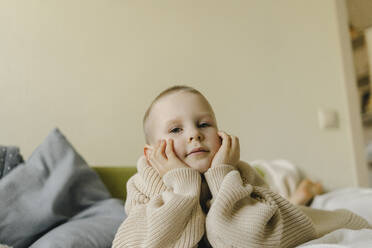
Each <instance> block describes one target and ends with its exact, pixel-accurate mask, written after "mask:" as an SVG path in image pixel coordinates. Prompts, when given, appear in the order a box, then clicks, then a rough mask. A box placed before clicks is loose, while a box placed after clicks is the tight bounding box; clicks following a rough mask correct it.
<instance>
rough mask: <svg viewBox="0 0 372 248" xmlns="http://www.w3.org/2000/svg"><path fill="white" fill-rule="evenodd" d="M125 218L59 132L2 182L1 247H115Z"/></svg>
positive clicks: (43, 143) (0, 189)
mask: <svg viewBox="0 0 372 248" xmlns="http://www.w3.org/2000/svg"><path fill="white" fill-rule="evenodd" d="M124 218H125V212H124V206H123V202H122V201H121V200H118V199H113V198H112V197H111V195H110V193H109V192H108V190H107V189H106V187H105V185H104V184H103V183H102V181H101V180H100V178H99V176H98V175H97V173H96V172H95V171H94V170H93V169H91V168H90V167H89V166H88V165H87V163H86V162H85V160H84V159H83V158H82V157H81V156H80V155H79V154H78V153H77V152H76V151H75V149H74V148H73V146H72V145H71V144H70V143H69V142H68V140H67V139H66V138H65V137H64V136H63V134H62V133H61V132H60V131H59V130H58V129H57V128H56V129H54V130H52V132H51V133H50V134H49V135H48V136H47V138H46V139H45V140H44V141H43V142H42V144H41V145H40V146H38V147H37V148H36V150H35V151H34V152H33V153H32V154H31V156H30V158H29V159H28V160H27V161H26V162H24V163H22V164H20V165H19V166H17V167H15V168H14V169H13V170H12V171H11V172H10V173H8V174H7V175H6V176H5V177H3V178H1V179H0V244H3V245H8V246H12V247H17V248H18V247H20V248H22V247H32V248H39V247H40V248H41V247H64V248H68V247H97V248H98V247H100V248H102V247H111V243H112V240H113V238H114V235H115V233H116V230H117V228H118V227H119V225H120V224H121V223H122V221H123V220H124Z"/></svg>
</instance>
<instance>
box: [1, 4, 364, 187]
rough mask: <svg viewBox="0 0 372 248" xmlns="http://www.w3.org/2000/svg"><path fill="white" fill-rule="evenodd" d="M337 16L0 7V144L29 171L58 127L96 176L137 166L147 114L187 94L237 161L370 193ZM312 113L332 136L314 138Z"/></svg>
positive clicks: (286, 7)
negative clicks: (212, 117) (332, 117)
mask: <svg viewBox="0 0 372 248" xmlns="http://www.w3.org/2000/svg"><path fill="white" fill-rule="evenodd" d="M343 11H344V3H343V1H337V0H328V1H324V0H313V1H307V0H302V1H299V0H280V1H277V0H271V1H260V0H256V1H245V0H244V1H243V0H241V1H186V0H185V1H174V0H164V1H116V0H107V1H98V0H80V1H76V0H65V1H37V0H23V1H20V0H2V1H0V36H1V38H0V116H1V117H0V118H1V128H0V141H1V143H2V144H7V145H10V144H14V145H19V146H20V147H21V151H22V153H23V154H24V156H25V157H26V158H27V157H28V156H29V155H30V153H31V152H32V151H33V149H34V148H35V147H36V146H37V145H38V144H39V143H41V142H42V140H43V139H44V137H45V136H46V135H47V134H48V132H49V131H50V130H51V129H52V128H53V127H55V126H58V127H59V128H60V129H61V130H62V132H63V133H64V134H65V135H66V136H67V137H68V139H69V140H70V141H71V142H72V143H73V144H74V146H75V147H76V148H77V150H78V151H79V152H80V153H81V154H82V155H83V157H84V158H85V159H86V160H87V161H88V162H89V163H90V164H95V165H96V164H106V165H133V164H135V162H136V160H137V158H138V156H139V155H141V154H142V147H143V135H142V128H141V119H142V115H143V113H144V111H145V109H146V107H147V105H148V104H149V103H150V101H151V100H152V98H154V97H155V96H156V94H158V93H159V92H160V91H161V90H163V89H164V88H165V87H168V86H170V85H173V84H188V85H191V86H194V87H196V88H198V89H200V90H201V91H202V92H204V93H205V95H206V96H207V97H208V98H209V100H210V102H211V104H212V105H213V106H214V108H215V112H216V114H217V118H218V120H219V126H220V128H221V129H224V130H226V131H228V132H232V133H234V134H235V135H238V136H239V137H240V139H241V150H242V159H244V160H248V161H250V160H254V159H275V158H285V159H289V160H291V161H292V162H293V163H295V164H297V165H298V166H300V167H301V169H302V170H303V171H304V172H305V173H306V174H308V175H309V176H311V177H312V178H313V179H315V180H321V181H323V183H325V185H326V187H327V188H336V187H340V186H348V185H357V184H361V185H363V184H364V185H365V184H366V177H365V174H366V173H365V172H366V168H365V159H364V158H363V155H361V154H362V153H361V148H362V147H361V143H362V140H361V130H360V129H361V128H360V126H359V125H360V116H359V115H358V111H359V109H358V105H357V104H356V102H357V99H354V98H353V97H356V91H355V86H354V82H353V80H354V79H353V73H354V72H353V71H352V69H350V68H352V64H349V63H348V62H347V61H346V60H345V59H347V58H350V56H351V55H350V54H349V52H350V51H349V49H350V47H349V45H350V44H349V43H348V41H347V39H348V37H347V27H346V25H345V24H346V19H345V13H344V12H343ZM345 68H346V70H345ZM350 89H351V91H349V90H350ZM319 108H328V109H333V110H335V111H337V112H338V114H339V119H340V124H339V128H336V129H330V130H321V129H320V128H319V126H318V119H317V118H318V117H317V116H318V113H317V112H318V109H319ZM358 116H359V117H358ZM358 118H359V119H358Z"/></svg>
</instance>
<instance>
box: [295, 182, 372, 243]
mask: <svg viewBox="0 0 372 248" xmlns="http://www.w3.org/2000/svg"><path fill="white" fill-rule="evenodd" d="M311 207H313V208H319V209H325V210H335V209H339V208H344V209H348V210H350V211H352V212H354V213H356V214H358V215H360V216H362V217H363V218H365V219H366V220H367V221H368V222H369V223H370V224H371V225H372V210H371V209H372V189H370V188H345V189H340V190H335V191H332V192H329V193H326V194H323V195H320V196H316V197H315V199H314V201H313V203H312V205H311ZM300 247H306V248H345V247H348V248H349V247H350V248H366V247H372V229H362V230H349V229H339V230H336V231H333V232H331V233H329V234H327V235H325V236H323V237H321V238H319V239H315V240H312V241H310V242H307V243H305V244H303V245H301V246H300Z"/></svg>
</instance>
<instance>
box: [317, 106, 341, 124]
mask: <svg viewBox="0 0 372 248" xmlns="http://www.w3.org/2000/svg"><path fill="white" fill-rule="evenodd" d="M318 121H319V127H320V128H321V129H328V128H337V127H338V125H339V120H338V114H337V112H336V111H335V110H331V109H319V111H318Z"/></svg>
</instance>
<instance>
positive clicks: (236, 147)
mask: <svg viewBox="0 0 372 248" xmlns="http://www.w3.org/2000/svg"><path fill="white" fill-rule="evenodd" d="M231 152H232V153H233V154H232V155H234V156H236V157H240V144H239V138H238V137H236V136H231Z"/></svg>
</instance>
